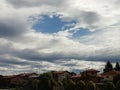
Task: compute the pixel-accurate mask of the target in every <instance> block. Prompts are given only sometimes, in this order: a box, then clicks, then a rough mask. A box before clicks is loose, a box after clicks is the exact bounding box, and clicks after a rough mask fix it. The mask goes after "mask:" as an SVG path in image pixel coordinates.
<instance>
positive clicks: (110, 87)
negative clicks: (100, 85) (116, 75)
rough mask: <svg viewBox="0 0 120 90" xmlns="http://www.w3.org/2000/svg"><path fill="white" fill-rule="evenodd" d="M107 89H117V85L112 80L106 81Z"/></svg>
mask: <svg viewBox="0 0 120 90" xmlns="http://www.w3.org/2000/svg"><path fill="white" fill-rule="evenodd" d="M105 90H115V85H114V84H113V83H112V82H108V83H106V86H105Z"/></svg>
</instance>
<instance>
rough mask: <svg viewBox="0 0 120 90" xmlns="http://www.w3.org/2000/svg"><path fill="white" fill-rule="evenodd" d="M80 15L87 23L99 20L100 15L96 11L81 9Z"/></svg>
mask: <svg viewBox="0 0 120 90" xmlns="http://www.w3.org/2000/svg"><path fill="white" fill-rule="evenodd" d="M82 17H83V21H84V22H85V23H87V24H94V23H96V22H98V21H99V20H100V17H99V15H98V14H97V13H96V12H90V11H88V12H87V11H83V12H82Z"/></svg>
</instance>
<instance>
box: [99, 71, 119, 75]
mask: <svg viewBox="0 0 120 90" xmlns="http://www.w3.org/2000/svg"><path fill="white" fill-rule="evenodd" d="M117 74H120V71H114V70H112V71H109V72H106V73H103V74H101V75H102V76H108V75H117Z"/></svg>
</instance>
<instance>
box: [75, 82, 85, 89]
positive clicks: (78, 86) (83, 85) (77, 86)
mask: <svg viewBox="0 0 120 90" xmlns="http://www.w3.org/2000/svg"><path fill="white" fill-rule="evenodd" d="M76 90H85V82H84V81H82V80H80V81H79V82H78V83H77V85H76Z"/></svg>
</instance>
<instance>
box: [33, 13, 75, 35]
mask: <svg viewBox="0 0 120 90" xmlns="http://www.w3.org/2000/svg"><path fill="white" fill-rule="evenodd" d="M72 23H76V22H75V21H71V22H64V21H62V20H61V19H60V18H59V16H55V15H54V16H52V17H49V16H47V15H44V16H43V19H42V21H38V22H37V23H36V24H35V25H33V27H32V28H33V29H35V30H36V31H37V32H42V33H56V32H59V31H61V30H66V29H69V28H71V27H72V26H67V24H72Z"/></svg>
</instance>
